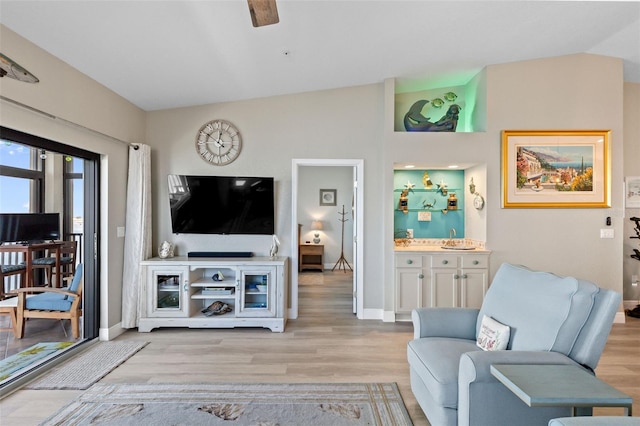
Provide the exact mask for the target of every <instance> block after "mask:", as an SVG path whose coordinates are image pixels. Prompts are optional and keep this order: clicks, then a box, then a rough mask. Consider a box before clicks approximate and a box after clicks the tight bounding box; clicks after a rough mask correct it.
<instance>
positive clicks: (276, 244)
mask: <svg viewBox="0 0 640 426" xmlns="http://www.w3.org/2000/svg"><path fill="white" fill-rule="evenodd" d="M279 249H280V240H278V236H277V235H276V234H273V237H272V242H271V249H269V257H271V258H272V259H273V258H274V257H276V256H277V255H278V250H279Z"/></svg>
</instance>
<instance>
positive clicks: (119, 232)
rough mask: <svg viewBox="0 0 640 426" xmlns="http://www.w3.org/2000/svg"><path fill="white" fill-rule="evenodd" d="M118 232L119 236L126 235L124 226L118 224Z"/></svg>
mask: <svg viewBox="0 0 640 426" xmlns="http://www.w3.org/2000/svg"><path fill="white" fill-rule="evenodd" d="M116 234H117V236H118V238H122V237H124V226H118V227H117V228H116Z"/></svg>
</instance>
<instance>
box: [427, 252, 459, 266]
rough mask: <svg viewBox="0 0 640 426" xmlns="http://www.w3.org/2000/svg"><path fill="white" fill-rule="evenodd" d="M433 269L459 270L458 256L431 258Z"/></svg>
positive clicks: (443, 255) (449, 255)
mask: <svg viewBox="0 0 640 426" xmlns="http://www.w3.org/2000/svg"><path fill="white" fill-rule="evenodd" d="M431 267H432V268H457V267H458V255H456V254H438V255H434V256H433V257H432V258H431Z"/></svg>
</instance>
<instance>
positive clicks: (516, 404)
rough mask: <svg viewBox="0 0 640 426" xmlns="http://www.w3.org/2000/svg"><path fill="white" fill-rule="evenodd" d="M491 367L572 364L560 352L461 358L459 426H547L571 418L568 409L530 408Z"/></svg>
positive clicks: (487, 353)
mask: <svg viewBox="0 0 640 426" xmlns="http://www.w3.org/2000/svg"><path fill="white" fill-rule="evenodd" d="M492 364H574V365H577V364H576V363H575V362H574V361H573V360H572V359H571V358H569V357H567V356H565V355H563V354H561V353H559V352H546V351H477V352H468V353H465V354H463V355H462V356H461V357H460V363H459V375H458V425H459V426H470V425H474V424H481V425H496V424H522V425H525V424H527V425H534V424H537V425H541V424H547V423H548V421H549V419H550V418H554V417H562V416H568V415H571V411H570V409H568V408H567V407H536V408H530V407H528V406H527V405H526V404H524V403H523V402H522V401H521V400H520V399H519V398H518V396H516V395H515V394H514V393H512V392H511V391H510V390H509V389H508V388H507V387H506V386H505V385H503V384H502V383H500V381H498V379H497V378H495V377H493V375H492V374H491V368H490V367H491V365H492Z"/></svg>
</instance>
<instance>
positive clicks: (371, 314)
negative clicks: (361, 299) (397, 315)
mask: <svg viewBox="0 0 640 426" xmlns="http://www.w3.org/2000/svg"><path fill="white" fill-rule="evenodd" d="M383 315H384V314H383V311H382V309H364V310H363V312H362V319H366V320H381V319H382V318H383Z"/></svg>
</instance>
